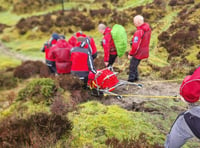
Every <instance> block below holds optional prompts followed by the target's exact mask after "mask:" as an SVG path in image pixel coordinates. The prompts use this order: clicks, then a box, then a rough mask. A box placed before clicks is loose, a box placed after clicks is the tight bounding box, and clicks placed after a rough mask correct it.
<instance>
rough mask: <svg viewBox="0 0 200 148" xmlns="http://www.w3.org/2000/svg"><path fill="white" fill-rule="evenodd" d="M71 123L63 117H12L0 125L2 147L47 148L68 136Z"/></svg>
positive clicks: (43, 115) (39, 114)
mask: <svg viewBox="0 0 200 148" xmlns="http://www.w3.org/2000/svg"><path fill="white" fill-rule="evenodd" d="M71 130H72V123H71V122H70V121H69V120H68V119H67V118H66V117H63V116H59V115H48V114H45V113H37V114H35V115H32V116H30V117H29V118H28V119H18V118H16V117H12V118H10V119H6V120H4V121H2V122H1V124H0V145H1V146H3V147H16V148H20V147H38V148H42V147H49V146H50V145H52V144H55V143H56V141H58V140H59V139H60V138H61V137H62V136H64V135H66V136H69V135H70V132H71Z"/></svg>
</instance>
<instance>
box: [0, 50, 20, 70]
mask: <svg viewBox="0 0 200 148" xmlns="http://www.w3.org/2000/svg"><path fill="white" fill-rule="evenodd" d="M20 64H21V61H20V60H17V59H14V58H11V57H10V56H6V55H3V54H0V70H5V69H6V68H11V67H16V66H18V65H20Z"/></svg>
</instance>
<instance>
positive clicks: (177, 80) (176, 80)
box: [142, 79, 183, 83]
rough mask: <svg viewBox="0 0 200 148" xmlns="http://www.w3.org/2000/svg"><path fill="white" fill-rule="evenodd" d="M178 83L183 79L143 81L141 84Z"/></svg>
mask: <svg viewBox="0 0 200 148" xmlns="http://www.w3.org/2000/svg"><path fill="white" fill-rule="evenodd" d="M179 81H183V79H172V80H154V81H145V82H142V83H151V82H155V83H157V82H179Z"/></svg>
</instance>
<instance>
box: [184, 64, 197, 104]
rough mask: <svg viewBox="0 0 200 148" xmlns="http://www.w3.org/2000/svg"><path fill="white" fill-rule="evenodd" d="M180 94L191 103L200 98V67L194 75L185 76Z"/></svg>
mask: <svg viewBox="0 0 200 148" xmlns="http://www.w3.org/2000/svg"><path fill="white" fill-rule="evenodd" d="M180 95H181V96H183V98H184V99H185V100H186V101H187V102H190V103H194V102H197V101H198V100H199V99H200V67H199V68H197V69H196V70H195V72H194V73H193V74H192V75H189V76H187V77H185V79H184V80H183V82H182V84H181V87H180Z"/></svg>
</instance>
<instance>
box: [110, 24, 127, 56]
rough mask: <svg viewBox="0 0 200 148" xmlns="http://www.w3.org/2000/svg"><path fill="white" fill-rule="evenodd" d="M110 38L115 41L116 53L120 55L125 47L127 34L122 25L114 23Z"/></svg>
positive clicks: (124, 50)
mask: <svg viewBox="0 0 200 148" xmlns="http://www.w3.org/2000/svg"><path fill="white" fill-rule="evenodd" d="M111 35H112V38H113V40H114V43H115V47H116V50H117V55H118V56H119V57H122V56H123V55H124V54H125V52H126V49H127V34H126V30H125V29H124V27H123V26H122V25H119V24H115V25H114V26H113V27H112V31H111Z"/></svg>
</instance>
